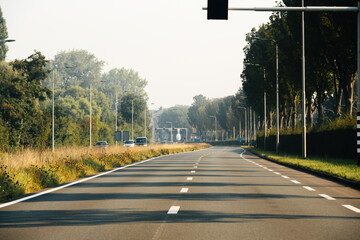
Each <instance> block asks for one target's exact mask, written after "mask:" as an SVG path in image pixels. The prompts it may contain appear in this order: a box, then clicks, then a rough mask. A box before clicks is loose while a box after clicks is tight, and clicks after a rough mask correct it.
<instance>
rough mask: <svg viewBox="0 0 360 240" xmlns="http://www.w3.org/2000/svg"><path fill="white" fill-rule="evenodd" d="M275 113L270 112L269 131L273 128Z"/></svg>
mask: <svg viewBox="0 0 360 240" xmlns="http://www.w3.org/2000/svg"><path fill="white" fill-rule="evenodd" d="M273 120H274V113H273V112H272V111H270V112H269V129H271V128H272V127H273Z"/></svg>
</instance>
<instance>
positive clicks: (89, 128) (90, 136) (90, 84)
mask: <svg viewBox="0 0 360 240" xmlns="http://www.w3.org/2000/svg"><path fill="white" fill-rule="evenodd" d="M91 88H92V83H90V124H89V132H90V142H89V143H90V145H89V146H90V148H91V110H92V109H91Z"/></svg>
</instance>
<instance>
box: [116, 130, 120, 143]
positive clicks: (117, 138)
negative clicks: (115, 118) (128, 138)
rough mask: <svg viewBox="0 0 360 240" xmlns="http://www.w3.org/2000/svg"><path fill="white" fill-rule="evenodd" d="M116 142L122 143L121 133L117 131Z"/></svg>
mask: <svg viewBox="0 0 360 240" xmlns="http://www.w3.org/2000/svg"><path fill="white" fill-rule="evenodd" d="M115 141H121V131H115Z"/></svg>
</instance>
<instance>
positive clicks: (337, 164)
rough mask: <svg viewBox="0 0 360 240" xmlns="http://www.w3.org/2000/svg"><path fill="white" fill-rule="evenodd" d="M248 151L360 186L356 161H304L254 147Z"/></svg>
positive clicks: (315, 158)
mask: <svg viewBox="0 0 360 240" xmlns="http://www.w3.org/2000/svg"><path fill="white" fill-rule="evenodd" d="M246 149H247V150H249V151H251V152H253V153H255V154H258V155H260V156H263V157H265V158H268V159H271V160H274V161H277V162H280V163H285V164H288V165H292V166H296V167H300V168H304V169H307V170H310V171H315V172H319V173H322V174H326V175H329V176H333V177H337V178H341V179H345V180H348V181H351V182H355V183H357V184H360V167H359V166H357V160H356V159H339V158H320V157H311V156H310V157H308V158H307V159H303V158H302V157H301V156H295V155H288V154H281V153H280V154H276V153H275V152H268V151H263V150H261V149H258V148H254V147H249V148H246Z"/></svg>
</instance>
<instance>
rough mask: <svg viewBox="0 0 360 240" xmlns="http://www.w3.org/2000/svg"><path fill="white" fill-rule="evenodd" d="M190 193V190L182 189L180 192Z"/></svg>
mask: <svg viewBox="0 0 360 240" xmlns="http://www.w3.org/2000/svg"><path fill="white" fill-rule="evenodd" d="M188 191H189V188H182V189H181V190H180V192H188Z"/></svg>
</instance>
